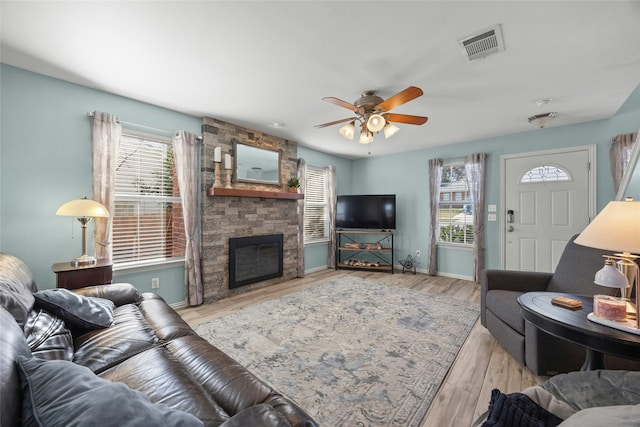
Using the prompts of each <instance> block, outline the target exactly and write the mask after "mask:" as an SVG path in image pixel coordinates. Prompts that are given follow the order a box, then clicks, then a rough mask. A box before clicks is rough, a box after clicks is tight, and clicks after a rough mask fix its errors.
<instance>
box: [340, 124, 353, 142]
mask: <svg viewBox="0 0 640 427" xmlns="http://www.w3.org/2000/svg"><path fill="white" fill-rule="evenodd" d="M338 132H340V135H342V136H344V137H345V138H347V139H349V140H352V139H353V136H354V134H355V133H356V131H355V128H354V126H353V122H351V123H347V124H346V125H344V126H342V127H341V128H340V130H339V131H338Z"/></svg>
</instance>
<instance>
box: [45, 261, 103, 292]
mask: <svg viewBox="0 0 640 427" xmlns="http://www.w3.org/2000/svg"><path fill="white" fill-rule="evenodd" d="M52 270H53V272H54V273H56V287H57V288H66V289H78V288H84V287H85V286H94V285H104V284H108V283H111V280H112V276H113V269H112V263H111V262H109V261H107V260H100V259H99V260H98V262H96V263H95V264H91V265H82V266H78V267H74V266H73V265H71V263H70V262H60V263H57V264H53V267H52Z"/></svg>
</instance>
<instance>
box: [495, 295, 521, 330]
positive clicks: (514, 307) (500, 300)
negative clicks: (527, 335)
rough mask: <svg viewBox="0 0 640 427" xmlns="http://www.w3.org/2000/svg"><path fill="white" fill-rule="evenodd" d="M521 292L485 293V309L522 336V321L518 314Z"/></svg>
mask: <svg viewBox="0 0 640 427" xmlns="http://www.w3.org/2000/svg"><path fill="white" fill-rule="evenodd" d="M520 295H522V292H517V291H503V290H493V291H489V292H487V295H486V307H487V310H490V311H491V312H492V313H493V314H494V315H495V316H496V317H497V318H498V319H500V320H502V321H503V322H504V323H506V324H508V325H509V326H511V328H513V329H515V330H516V331H518V332H519V333H520V334H522V335H524V319H523V318H522V315H521V314H520V305H519V304H518V297H519V296H520Z"/></svg>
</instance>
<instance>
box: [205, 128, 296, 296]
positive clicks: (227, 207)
mask: <svg viewBox="0 0 640 427" xmlns="http://www.w3.org/2000/svg"><path fill="white" fill-rule="evenodd" d="M202 136H203V155H202V167H201V174H202V177H201V179H202V189H201V195H202V212H201V218H202V223H201V230H202V281H203V286H204V300H205V302H211V301H214V300H219V299H222V298H225V297H228V296H231V295H235V294H238V293H242V292H247V291H250V290H254V289H258V288H262V287H265V286H270V285H273V284H276V283H280V282H284V281H286V280H291V279H293V278H295V277H296V276H297V252H298V231H299V227H298V216H297V209H296V207H297V202H296V200H282V199H267V198H258V197H237V196H232V197H229V196H208V195H207V190H208V189H209V188H210V187H211V186H212V185H213V182H214V163H213V152H214V148H215V147H221V148H222V157H223V159H224V154H225V153H229V154H231V155H232V156H234V153H233V143H234V142H240V143H242V144H247V145H252V146H255V147H260V148H266V149H270V150H279V151H280V153H281V154H280V182H281V185H280V186H274V185H268V184H250V183H245V182H242V183H237V182H234V183H232V187H233V188H239V189H251V190H262V191H273V192H278V191H286V188H285V187H286V182H287V180H288V179H289V177H291V176H295V175H296V169H297V168H296V162H297V143H296V142H293V141H289V140H286V139H282V138H278V137H275V136H272V135H267V134H264V133H261V132H256V131H252V130H250V129H246V128H243V127H241V126H237V125H234V124H231V123H226V122H223V121H220V120H216V119H212V118H207V117H205V118H203V125H202ZM218 165H219V164H218ZM223 172H224V171H223ZM221 178H222V182H223V185H226V180H225V178H226V176H225V174H224V173H223V174H222V176H221ZM266 234H283V236H284V237H283V275H282V277H277V278H273V279H268V280H265V281H262V282H258V283H253V284H250V285H247V286H241V287H239V288H234V289H229V239H230V238H237V237H250V236H258V235H266Z"/></svg>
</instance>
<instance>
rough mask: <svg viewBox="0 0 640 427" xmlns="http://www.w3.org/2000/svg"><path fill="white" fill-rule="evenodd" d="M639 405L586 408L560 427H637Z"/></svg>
mask: <svg viewBox="0 0 640 427" xmlns="http://www.w3.org/2000/svg"><path fill="white" fill-rule="evenodd" d="M638 420H640V405H616V406H600V407H595V408H587V409H583V410H582V411H578V412H576V413H575V414H573V415H571V416H570V417H569V418H567V419H566V420H564V421H563V422H562V424H560V427H600V426H616V427H638Z"/></svg>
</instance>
